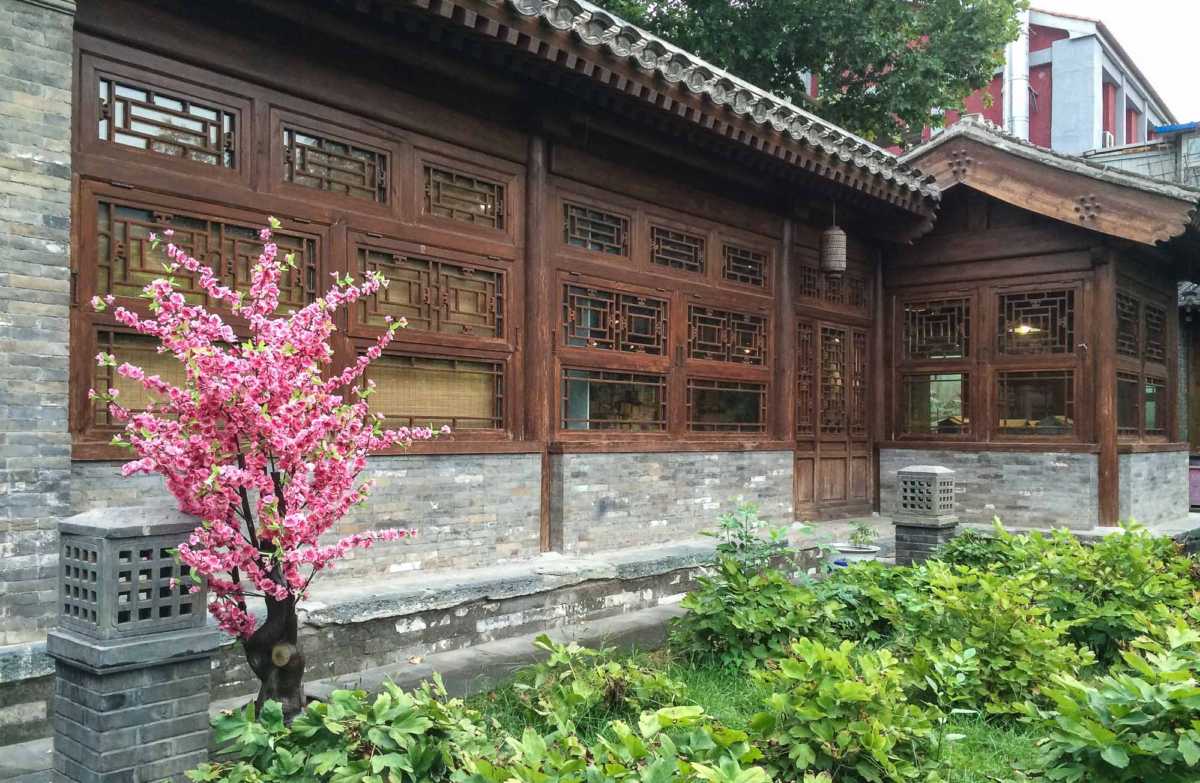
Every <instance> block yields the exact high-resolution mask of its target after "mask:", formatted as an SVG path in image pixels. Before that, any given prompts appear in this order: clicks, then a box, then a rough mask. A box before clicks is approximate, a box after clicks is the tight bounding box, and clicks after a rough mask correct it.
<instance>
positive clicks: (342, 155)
mask: <svg viewBox="0 0 1200 783" xmlns="http://www.w3.org/2000/svg"><path fill="white" fill-rule="evenodd" d="M282 133H283V179H284V181H285V182H291V183H293V184H295V185H301V186H303V187H306V188H312V189H313V190H323V191H328V192H330V193H341V194H343V195H347V196H353V197H354V198H361V199H366V200H367V201H374V202H376V203H378V204H386V203H388V184H389V183H388V172H389V170H390V168H391V167H390V165H389V161H388V154H387V153H386V152H382V151H378V150H373V149H370V148H368V147H364V146H362V145H359V144H352V143H351V142H349V141H346V140H344V139H335V138H332V137H330V136H326V135H319V134H317V133H314V132H312V131H310V130H306V129H303V128H298V127H293V126H289V125H284V126H283V127H282Z"/></svg>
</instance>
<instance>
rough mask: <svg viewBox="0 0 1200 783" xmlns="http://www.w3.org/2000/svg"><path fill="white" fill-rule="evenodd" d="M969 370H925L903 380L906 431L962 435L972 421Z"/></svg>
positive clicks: (904, 424)
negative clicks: (926, 371)
mask: <svg viewBox="0 0 1200 783" xmlns="http://www.w3.org/2000/svg"><path fill="white" fill-rule="evenodd" d="M970 391H971V385H970V382H969V378H968V375H967V374H966V373H958V372H953V373H949V372H947V373H922V374H919V375H905V376H904V377H903V379H902V380H901V393H902V395H903V406H902V408H901V411H902V416H901V423H900V428H901V431H902V432H904V434H906V435H961V434H964V433H966V432H967V431H968V428H969V426H970V422H971V418H970V417H971V413H970V411H971V408H970Z"/></svg>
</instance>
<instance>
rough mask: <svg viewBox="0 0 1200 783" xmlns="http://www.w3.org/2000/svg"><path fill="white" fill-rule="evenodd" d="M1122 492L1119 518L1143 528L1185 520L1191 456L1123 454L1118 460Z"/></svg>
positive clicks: (1186, 454)
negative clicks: (1136, 523) (1189, 457)
mask: <svg viewBox="0 0 1200 783" xmlns="http://www.w3.org/2000/svg"><path fill="white" fill-rule="evenodd" d="M1117 460H1118V473H1119V475H1120V477H1121V492H1120V498H1119V500H1118V506H1117V516H1118V518H1119V519H1120V520H1121V521H1122V522H1125V521H1128V520H1136V521H1137V522H1138V523H1140V524H1143V525H1160V524H1169V523H1172V522H1178V521H1179V520H1181V519H1186V518H1187V515H1188V509H1189V501H1188V453H1187V452H1186V451H1169V452H1158V453H1153V454H1121V455H1120V456H1119V457H1118V458H1117Z"/></svg>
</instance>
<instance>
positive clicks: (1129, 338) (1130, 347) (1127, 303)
mask: <svg viewBox="0 0 1200 783" xmlns="http://www.w3.org/2000/svg"><path fill="white" fill-rule="evenodd" d="M1140 321H1141V303H1140V302H1138V300H1137V298H1136V297H1133V296H1130V295H1129V294H1125V293H1121V292H1120V291H1118V292H1117V353H1119V354H1121V355H1122V356H1131V357H1133V358H1137V356H1138V353H1139V348H1138V337H1139V335H1138V331H1139V322H1140Z"/></svg>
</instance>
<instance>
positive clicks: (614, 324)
mask: <svg viewBox="0 0 1200 783" xmlns="http://www.w3.org/2000/svg"><path fill="white" fill-rule="evenodd" d="M563 323H564V324H565V328H564V329H563V334H564V338H565V341H566V344H567V345H569V346H571V347H575V348H600V349H603V350H609V351H626V352H629V353H644V354H648V355H651V356H662V355H664V354H665V353H666V350H667V349H666V342H667V303H666V301H664V300H662V299H654V298H652V297H648V296H641V295H638V294H629V293H623V292H619V291H610V290H608V289H604V288H594V287H590V286H580V285H570V284H568V285H566V286H564V287H563Z"/></svg>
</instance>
